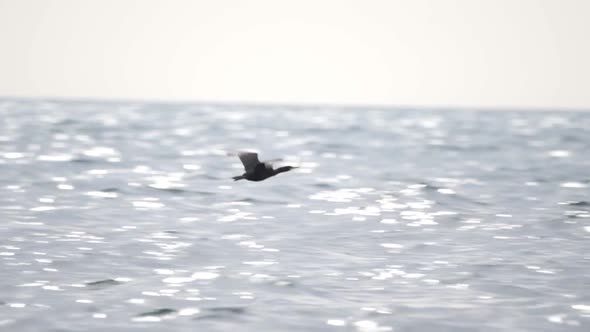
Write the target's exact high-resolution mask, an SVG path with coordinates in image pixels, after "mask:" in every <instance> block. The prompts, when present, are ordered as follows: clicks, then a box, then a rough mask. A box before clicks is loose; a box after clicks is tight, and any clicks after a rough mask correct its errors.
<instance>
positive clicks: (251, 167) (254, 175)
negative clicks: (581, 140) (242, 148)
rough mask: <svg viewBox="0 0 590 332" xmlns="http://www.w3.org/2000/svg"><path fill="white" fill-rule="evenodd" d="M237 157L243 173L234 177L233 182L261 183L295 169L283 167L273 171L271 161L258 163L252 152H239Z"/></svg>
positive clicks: (256, 155)
mask: <svg viewBox="0 0 590 332" xmlns="http://www.w3.org/2000/svg"><path fill="white" fill-rule="evenodd" d="M238 157H240V161H242V164H243V165H244V170H245V173H244V174H242V175H238V176H234V177H233V179H234V181H238V180H242V179H245V180H249V181H262V180H265V179H268V178H269V177H271V176H275V175H277V174H279V173H283V172H287V171H290V170H292V169H293V168H297V167H293V166H283V167H279V168H276V169H275V168H274V167H273V165H272V162H273V160H270V161H265V162H260V160H258V154H257V153H254V152H239V153H238Z"/></svg>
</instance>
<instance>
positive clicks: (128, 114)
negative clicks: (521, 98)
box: [0, 99, 590, 332]
mask: <svg viewBox="0 0 590 332" xmlns="http://www.w3.org/2000/svg"><path fill="white" fill-rule="evenodd" d="M0 116H1V118H2V120H1V122H0V169H1V173H0V220H1V223H0V330H1V331H63V332H65V331H106V330H111V331H164V330H166V331H359V332H369V331H588V330H589V329H590V113H583V112H578V113H575V112H533V111H521V112H516V111H514V112H511V111H502V112H484V111H467V110H464V111H462V110H445V111H441V110H438V111H437V110H418V109H416V110H414V109H406V110H404V109H362V108H358V109H352V108H346V109H339V108H337V107H334V108H327V107H326V108H317V107H316V108H314V107H280V106H276V107H262V106H241V105H196V104H141V103H114V102H103V103H101V102H81V101H78V102H75V101H71V102H68V101H34V100H30V101H27V100H6V99H5V100H0ZM239 150H257V151H259V153H260V158H261V159H273V158H284V160H283V162H282V163H283V164H287V165H297V166H300V168H299V169H297V170H294V171H291V172H288V173H284V174H280V175H278V176H276V177H273V178H270V179H268V180H266V181H263V182H247V181H238V182H234V181H232V180H231V177H232V176H234V175H239V174H241V173H242V169H241V164H240V162H239V160H238V159H237V158H236V157H232V156H228V155H227V153H228V152H235V151H239Z"/></svg>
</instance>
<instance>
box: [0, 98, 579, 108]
mask: <svg viewBox="0 0 590 332" xmlns="http://www.w3.org/2000/svg"><path fill="white" fill-rule="evenodd" d="M2 100H19V101H48V102H102V103H140V104H169V105H189V104H191V105H203V106H246V107H265V108H272V107H291V108H320V109H321V108H323V109H329V108H341V109H359V108H365V109H369V110H377V109H397V110H401V109H406V110H440V111H480V112H481V111H484V112H485V111H495V112H506V111H513V112H518V111H524V112H589V111H590V107H589V108H584V107H557V106H556V107H546V106H481V105H480V106H474V105H428V104H393V103H392V104H385V103H336V102H300V103H296V102H278V101H251V100H250V101H238V100H230V101H222V100H205V99H190V98H186V99H184V98H182V99H164V98H149V97H148V98H128V97H80V96H77V97H73V96H10V95H8V96H7V95H0V101H2Z"/></svg>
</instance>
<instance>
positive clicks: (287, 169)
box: [277, 166, 298, 173]
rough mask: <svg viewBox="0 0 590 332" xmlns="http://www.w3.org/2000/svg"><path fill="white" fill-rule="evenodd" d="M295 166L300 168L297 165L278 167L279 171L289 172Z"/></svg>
mask: <svg viewBox="0 0 590 332" xmlns="http://www.w3.org/2000/svg"><path fill="white" fill-rule="evenodd" d="M294 168H298V167H297V166H283V167H279V168H277V173H283V172H288V171H290V170H292V169H294Z"/></svg>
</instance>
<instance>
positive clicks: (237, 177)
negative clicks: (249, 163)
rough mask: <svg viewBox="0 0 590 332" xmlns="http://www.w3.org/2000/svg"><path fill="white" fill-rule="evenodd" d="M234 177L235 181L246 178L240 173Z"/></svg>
mask: <svg viewBox="0 0 590 332" xmlns="http://www.w3.org/2000/svg"><path fill="white" fill-rule="evenodd" d="M232 179H234V181H238V180H242V179H245V178H244V176H243V175H238V176H234V177H232Z"/></svg>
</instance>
